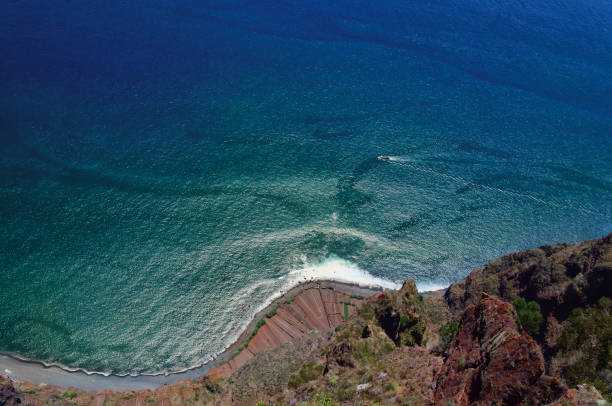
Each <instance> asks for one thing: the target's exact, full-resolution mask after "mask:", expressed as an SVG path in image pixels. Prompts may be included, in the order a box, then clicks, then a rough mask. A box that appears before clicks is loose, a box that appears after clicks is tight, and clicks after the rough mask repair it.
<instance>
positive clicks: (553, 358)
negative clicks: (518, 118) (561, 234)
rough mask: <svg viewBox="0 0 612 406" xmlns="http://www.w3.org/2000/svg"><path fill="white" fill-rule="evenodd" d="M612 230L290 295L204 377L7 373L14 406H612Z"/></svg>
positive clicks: (2, 399)
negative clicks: (458, 277)
mask: <svg viewBox="0 0 612 406" xmlns="http://www.w3.org/2000/svg"><path fill="white" fill-rule="evenodd" d="M611 298H612V234H611V235H608V236H606V237H603V238H601V239H597V240H592V241H585V242H582V243H578V244H559V245H554V246H543V247H539V248H536V249H531V250H527V251H523V252H518V253H512V254H509V255H506V256H503V257H501V258H499V259H497V260H494V261H492V262H491V263H489V264H487V265H486V266H484V267H482V268H479V269H476V270H474V271H473V272H471V273H470V275H468V276H467V277H466V278H465V280H463V281H461V282H459V283H456V284H453V285H451V286H450V287H449V288H448V289H444V290H442V291H437V292H428V293H419V292H418V291H417V289H416V286H415V284H414V282H413V281H406V282H405V283H404V285H403V286H402V288H401V289H400V290H398V291H389V290H385V291H378V292H376V291H371V290H367V289H363V288H359V287H354V286H353V287H351V286H350V285H344V284H335V283H332V282H310V283H307V284H304V285H300V286H299V287H297V288H295V289H294V290H292V291H290V292H288V293H287V294H285V295H284V296H282V297H281V298H279V299H277V300H276V301H275V302H274V303H273V304H272V305H270V306H268V308H266V309H265V311H262V312H260V314H259V315H258V317H256V319H255V320H254V322H253V323H251V324H250V325H249V328H248V329H247V330H246V331H245V332H244V333H243V334H242V336H241V338H240V339H239V340H238V341H237V342H236V343H235V344H234V345H233V346H232V347H230V348H229V349H228V350H227V351H226V353H225V355H226V358H224V359H223V360H222V361H223V362H219V363H217V364H216V365H215V366H214V367H212V368H210V369H209V370H207V371H206V372H207V373H206V374H203V375H202V376H200V377H197V378H194V379H187V380H184V381H181V382H175V383H171V384H166V385H163V386H161V387H159V388H156V389H153V388H149V389H145V390H129V391H121V390H118V391H111V390H101V391H87V390H83V389H79V388H65V387H57V386H53V385H41V384H40V383H38V384H37V383H32V382H29V383H28V382H25V381H22V380H11V379H10V377H3V378H2V379H1V380H0V404H6V405H14V404H15V405H16V404H83V405H85V404H120V405H136V404H166V405H169V404H177V405H178V404H207V405H208V404H210V405H225V404H244V405H261V404H265V405H268V404H274V405H277V404H278V405H280V404H290V405H297V404H304V405H341V404H347V405H349V404H436V405H438V404H440V405H442V404H444V405H446V404H451V403H452V404H454V405H469V404H481V405H489V404H508V405H511V404H534V405H540V404H541V405H590V404H606V402H607V401H610V400H611V397H612V368H611V361H610V356H611V351H610V349H611V348H612V300H611Z"/></svg>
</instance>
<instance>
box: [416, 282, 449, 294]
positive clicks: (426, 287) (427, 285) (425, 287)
mask: <svg viewBox="0 0 612 406" xmlns="http://www.w3.org/2000/svg"><path fill="white" fill-rule="evenodd" d="M416 286H417V290H418V291H419V292H431V291H434V290H440V289H446V288H448V284H443V283H436V282H417V283H416Z"/></svg>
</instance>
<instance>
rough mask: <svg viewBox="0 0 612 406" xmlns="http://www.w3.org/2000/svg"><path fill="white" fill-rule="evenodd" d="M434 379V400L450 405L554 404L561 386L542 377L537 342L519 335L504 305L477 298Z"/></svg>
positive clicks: (508, 307)
mask: <svg viewBox="0 0 612 406" xmlns="http://www.w3.org/2000/svg"><path fill="white" fill-rule="evenodd" d="M448 354H449V355H448V358H447V359H446V361H445V362H444V365H443V367H442V368H441V370H440V371H439V373H438V375H437V381H436V389H435V401H436V403H444V402H446V401H448V400H451V401H453V402H454V404H455V405H468V404H491V403H493V402H501V403H503V404H517V403H520V402H522V401H524V400H526V399H529V401H530V402H531V403H532V404H543V403H548V402H550V401H553V400H555V399H556V398H558V397H559V396H561V394H562V393H563V392H564V390H565V388H564V387H563V386H562V385H561V384H560V383H559V382H558V381H557V380H555V379H553V378H550V377H546V376H545V375H544V357H543V355H542V352H541V350H540V347H539V346H538V345H537V343H536V342H535V341H534V340H533V339H532V338H531V337H530V336H529V335H527V334H526V333H524V332H521V331H520V330H519V328H518V325H517V323H516V314H515V312H514V309H513V307H512V305H511V304H510V303H507V302H504V301H502V300H500V299H498V298H496V297H493V296H490V295H488V294H486V293H485V294H483V296H482V299H481V300H480V302H479V303H478V304H477V305H471V306H469V307H468V308H467V309H466V311H465V313H464V315H463V317H462V319H461V325H460V328H459V332H458V333H457V337H456V339H455V341H454V342H453V345H452V346H451V348H450V349H449V353H448Z"/></svg>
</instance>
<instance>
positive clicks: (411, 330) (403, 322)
mask: <svg viewBox="0 0 612 406" xmlns="http://www.w3.org/2000/svg"><path fill="white" fill-rule="evenodd" d="M399 331H400V335H399V336H400V344H401V345H405V346H408V347H412V346H414V345H421V344H422V343H423V336H424V335H425V323H423V321H422V320H419V319H410V318H409V317H406V316H404V315H402V316H401V317H400V322H399Z"/></svg>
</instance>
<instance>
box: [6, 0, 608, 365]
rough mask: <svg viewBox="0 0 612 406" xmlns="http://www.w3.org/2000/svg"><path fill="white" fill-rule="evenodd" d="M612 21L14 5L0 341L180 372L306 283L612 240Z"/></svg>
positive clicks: (443, 271)
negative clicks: (540, 247) (611, 234)
mask: <svg viewBox="0 0 612 406" xmlns="http://www.w3.org/2000/svg"><path fill="white" fill-rule="evenodd" d="M611 20H612V9H611V8H610V5H609V4H604V3H601V4H592V3H590V4H588V5H587V4H584V3H580V2H567V1H562V2H555V3H554V4H551V3H547V4H545V5H544V4H539V3H537V2H534V3H533V4H525V3H516V2H510V3H505V4H500V3H497V2H486V1H480V2H471V3H469V4H467V3H465V2H453V1H441V2H437V3H429V4H427V5H423V4H422V3H418V2H413V3H410V2H408V3H406V2H394V1H385V2H382V3H381V2H377V3H371V2H354V1H351V2H350V3H349V2H344V1H341V2H329V3H327V2H314V3H313V2H298V1H288V2H250V1H232V2H223V3H218V2H214V4H213V3H210V4H208V3H207V2H204V3H203V2H191V1H180V2H173V3H168V2H166V1H157V2H140V1H136V2H129V3H119V2H106V3H104V4H94V3H92V2H76V3H75V2H62V3H56V4H52V5H51V4H49V5H41V4H36V5H35V4H34V3H32V2H30V1H27V0H26V1H19V2H10V3H9V4H8V5H7V6H6V7H5V12H4V13H2V14H1V15H0V27H2V28H0V37H1V38H3V39H4V40H5V41H4V42H6V43H9V44H10V46H9V47H8V49H5V52H4V55H3V64H2V65H1V66H0V71H1V73H2V75H3V78H4V79H3V87H2V90H0V92H1V94H2V96H3V97H2V98H0V152H1V155H0V219H1V220H0V221H1V222H2V223H1V225H2V227H0V263H2V272H3V289H2V291H1V292H0V323H1V325H2V326H3V328H2V329H0V350H2V351H11V352H16V353H19V354H21V355H24V356H27V357H31V358H36V359H42V360H45V361H50V362H59V363H61V364H64V365H68V366H71V367H82V368H85V369H88V370H95V371H104V372H110V371H112V372H116V373H126V372H132V373H138V372H159V371H174V370H180V369H183V368H185V367H189V366H193V365H197V364H200V363H202V362H205V361H207V360H209V359H210V358H211V357H212V356H214V355H215V354H217V353H218V352H219V351H221V350H222V349H223V348H225V347H226V346H227V345H228V344H229V343H230V342H231V340H233V339H234V338H235V337H236V336H237V335H238V334H239V333H240V330H241V328H242V327H243V326H244V323H245V322H246V321H247V319H248V317H249V316H250V315H253V314H254V313H255V312H256V311H257V310H258V309H260V308H261V307H262V306H263V305H264V304H265V303H267V302H269V301H270V300H271V299H272V298H273V297H275V296H276V295H279V294H280V293H281V292H282V291H284V290H286V289H288V288H289V287H290V286H293V285H294V284H296V283H299V282H300V281H302V280H304V279H311V278H334V279H338V280H344V281H353V282H360V283H365V284H376V285H380V286H384V287H394V286H397V284H399V283H401V282H402V281H403V280H404V279H406V278H415V279H416V281H417V284H418V286H419V287H420V288H421V289H432V288H439V287H442V286H446V285H448V284H449V283H451V282H452V281H454V280H457V279H459V278H461V277H463V276H464V275H465V274H466V273H467V272H468V270H469V269H470V268H471V267H473V266H478V265H480V264H483V263H485V262H486V261H488V260H490V259H492V258H494V257H496V256H498V255H500V254H502V253H505V252H508V251H512V250H518V249H523V248H526V247H531V246H535V245H539V244H545V243H552V242H555V241H571V240H579V239H586V238H594V237H597V236H600V235H602V234H604V233H607V232H610V231H612V229H611V226H610V218H611V214H612V207H611V204H610V202H611V201H612V196H611V195H612V157H611V156H610V155H611V153H610V151H612V137H611V136H610V134H612V126H611V124H610V123H611V121H610V117H611V116H612V110H610V108H611V106H612V100H611V99H610V94H612V92H611V91H610V90H611V89H612V81H611V80H612V79H611V78H612V74H611V72H612V60H611V59H610V55H612V52H611V51H612V37H611V35H610V33H609V30H608V29H607V28H608V27H609V26H611V25H612V24H610V23H611ZM382 156H384V159H378V158H379V157H382Z"/></svg>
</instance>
